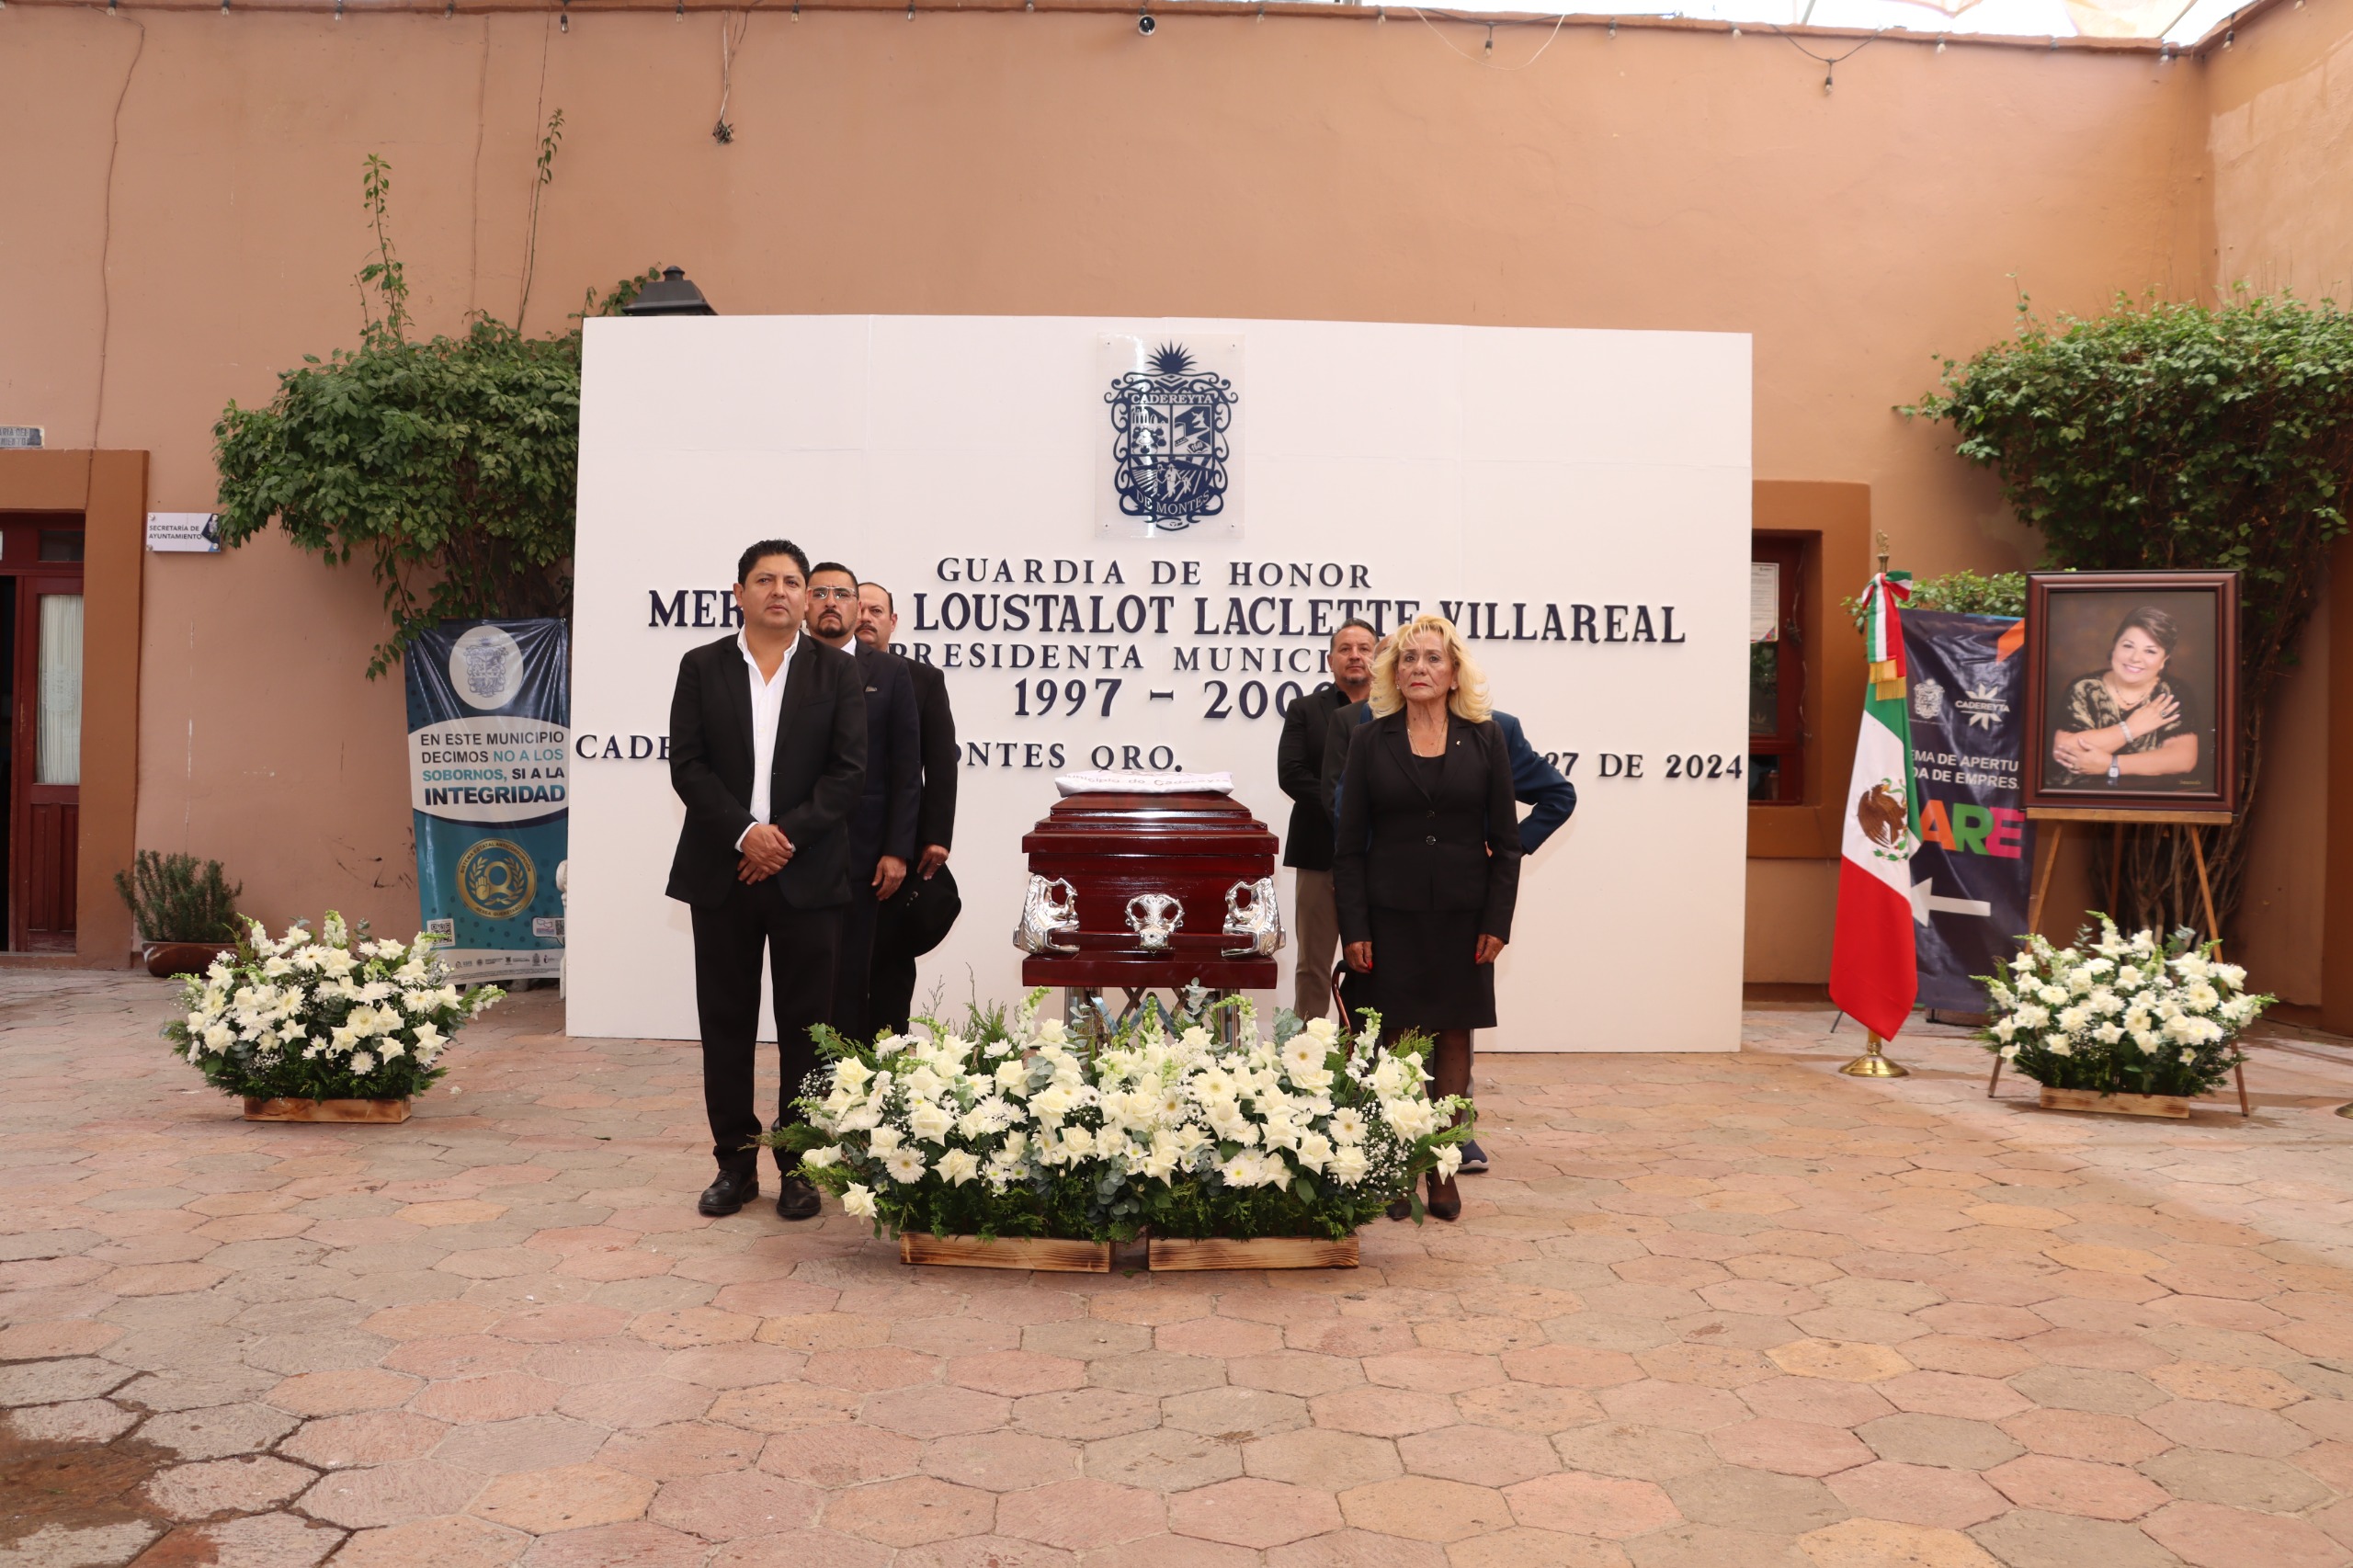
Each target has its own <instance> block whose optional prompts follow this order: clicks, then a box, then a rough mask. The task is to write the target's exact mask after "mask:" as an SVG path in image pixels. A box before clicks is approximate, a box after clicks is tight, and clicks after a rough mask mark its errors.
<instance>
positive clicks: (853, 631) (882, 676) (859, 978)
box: [805, 561, 923, 1040]
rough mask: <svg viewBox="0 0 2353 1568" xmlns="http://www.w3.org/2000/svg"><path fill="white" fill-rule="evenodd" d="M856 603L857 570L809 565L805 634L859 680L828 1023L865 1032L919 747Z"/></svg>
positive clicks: (898, 676) (903, 854) (913, 801)
mask: <svg viewBox="0 0 2353 1568" xmlns="http://www.w3.org/2000/svg"><path fill="white" fill-rule="evenodd" d="M805 623H806V625H807V626H808V629H809V635H810V636H812V637H813V638H815V639H816V640H817V641H818V642H822V643H824V645H825V646H826V647H828V648H838V649H840V650H842V651H843V652H845V653H850V654H852V655H853V656H855V657H856V659H857V660H858V676H859V684H860V685H861V686H863V687H865V688H866V692H865V695H866V789H865V791H864V793H863V794H861V795H860V796H859V798H858V804H857V806H855V807H854V808H853V809H852V810H851V812H850V817H849V874H850V883H851V886H850V900H849V915H848V918H847V919H846V920H845V921H844V922H843V924H842V941H841V949H840V953H839V957H838V960H837V961H836V963H835V969H834V1012H833V1025H834V1027H835V1028H837V1029H839V1030H840V1031H841V1032H842V1033H843V1034H845V1035H847V1036H848V1037H849V1038H850V1039H852V1040H867V1039H870V1038H871V1036H872V1035H873V1032H874V1028H875V1026H876V1024H877V1023H878V1022H879V1021H881V1020H878V1019H876V1018H875V1017H873V1015H872V1010H871V1008H870V986H871V977H872V971H873V960H874V923H875V916H876V915H877V913H878V912H879V911H880V909H881V904H882V903H883V901H884V900H886V899H888V898H889V897H890V896H891V895H892V893H895V892H898V891H899V884H900V883H901V882H903V881H906V878H907V867H908V864H909V863H910V862H912V861H913V860H914V859H915V819H916V814H917V812H918V811H919V810H920V808H921V806H922V804H923V755H922V733H921V731H920V729H919V727H918V720H917V718H916V712H915V681H914V678H913V677H912V676H909V675H908V674H907V665H906V661H905V660H904V659H902V658H900V657H899V656H898V655H897V654H896V653H890V652H888V651H887V650H885V649H881V648H875V647H869V646H868V645H867V644H865V643H863V642H858V639H857V632H858V574H856V573H854V572H852V571H851V570H850V569H849V568H848V567H847V566H845V565H843V564H842V563H841V562H838V561H821V562H817V564H816V565H814V566H813V567H811V568H810V569H809V609H808V614H807V617H806V622H805Z"/></svg>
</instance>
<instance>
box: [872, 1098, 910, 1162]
mask: <svg viewBox="0 0 2353 1568" xmlns="http://www.w3.org/2000/svg"><path fill="white" fill-rule="evenodd" d="M866 1108H867V1109H869V1110H871V1109H873V1107H871V1106H868V1107H866ZM902 1141H903V1134H901V1132H900V1131H899V1130H898V1129H897V1128H895V1127H881V1126H877V1127H875V1129H874V1131H872V1132H871V1133H870V1134H868V1136H867V1140H866V1146H867V1147H868V1148H869V1149H870V1150H872V1151H873V1152H874V1153H877V1154H889V1153H892V1152H894V1151H895V1150H897V1148H898V1147H899V1144H900V1143H901V1142H902Z"/></svg>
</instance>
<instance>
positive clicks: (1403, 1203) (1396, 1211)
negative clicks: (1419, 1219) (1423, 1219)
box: [1389, 1196, 1414, 1220]
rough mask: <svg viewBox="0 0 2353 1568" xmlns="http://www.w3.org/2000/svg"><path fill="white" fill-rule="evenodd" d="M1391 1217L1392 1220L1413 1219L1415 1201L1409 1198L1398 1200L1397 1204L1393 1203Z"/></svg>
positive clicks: (1390, 1211)
mask: <svg viewBox="0 0 2353 1568" xmlns="http://www.w3.org/2000/svg"><path fill="white" fill-rule="evenodd" d="M1389 1217H1390V1218H1391V1219H1392V1220H1410V1219H1412V1218H1413V1217H1414V1200H1413V1199H1412V1198H1411V1197H1410V1196H1409V1197H1405V1198H1401V1199H1397V1200H1396V1201H1395V1202H1393V1203H1392V1204H1391V1205H1390V1206H1389Z"/></svg>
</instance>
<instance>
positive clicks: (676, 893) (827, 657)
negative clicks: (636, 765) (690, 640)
mask: <svg viewBox="0 0 2353 1568" xmlns="http://www.w3.org/2000/svg"><path fill="white" fill-rule="evenodd" d="M808 579H809V558H808V557H807V556H805V555H803V554H802V553H801V551H800V550H799V549H798V548H797V547H796V546H794V545H792V544H791V543H790V542H788V541H786V540H777V539H771V540H761V541H760V542H759V543H757V544H756V545H754V546H752V548H751V549H749V550H747V551H745V552H744V555H743V559H742V560H741V561H739V562H737V563H736V567H735V603H736V605H737V607H738V608H741V609H742V611H743V613H744V630H743V631H740V632H738V633H737V634H736V635H734V636H733V637H722V638H721V639H720V640H719V641H717V642H707V643H705V644H704V645H703V646H701V647H699V648H697V649H695V650H693V651H692V652H691V653H688V654H687V656H686V657H685V658H683V659H681V660H679V661H678V686H677V690H676V694H675V695H674V696H673V697H672V698H671V699H670V787H671V788H672V789H674V790H676V791H677V792H678V799H679V800H681V801H685V802H686V806H687V821H686V825H685V826H684V827H682V828H681V829H680V830H679V832H678V850H677V854H676V857H674V858H672V860H671V862H670V885H669V890H668V892H669V896H670V897H672V898H675V899H677V900H679V901H680V902H682V903H686V904H688V905H689V906H690V907H691V909H692V911H693V919H694V935H695V1011H696V1014H697V1017H698V1018H699V1022H700V1027H701V1029H702V1096H703V1108H704V1110H705V1111H706V1112H707V1113H708V1114H709V1116H710V1142H711V1150H710V1152H711V1156H712V1158H714V1159H715V1160H717V1161H718V1162H719V1178H718V1179H717V1180H716V1181H713V1182H712V1183H711V1184H710V1187H707V1188H706V1189H705V1190H704V1192H703V1195H702V1198H701V1200H700V1201H699V1202H698V1203H697V1204H696V1208H697V1209H698V1210H700V1211H701V1212H702V1213H705V1214H713V1215H717V1214H733V1213H734V1212H735V1211H736V1210H739V1209H741V1208H743V1207H744V1205H745V1203H748V1202H749V1201H751V1200H752V1199H755V1198H757V1197H758V1196H759V1192H760V1169H759V1151H758V1149H757V1148H756V1146H755V1145H754V1143H753V1142H752V1141H753V1140H754V1139H755V1138H756V1137H757V1136H758V1135H759V1132H760V1115H759V1112H758V1111H757V1110H756V1108H754V1107H753V1104H752V1060H753V1053H754V1051H755V1049H756V1040H755V1037H756V1033H757V1031H758V1028H759V1023H760V958H761V951H762V949H767V960H768V970H769V974H770V976H771V980H772V983H773V984H774V986H775V988H776V1026H777V1046H776V1050H777V1065H778V1069H779V1073H780V1074H781V1082H780V1083H779V1086H778V1092H777V1099H778V1119H779V1121H781V1120H782V1119H784V1117H785V1116H787V1115H789V1114H790V1104H791V1101H792V1099H793V1097H794V1096H796V1095H798V1094H799V1093H800V1092H801V1080H802V1079H804V1078H805V1077H807V1076H808V1074H810V1072H811V1071H812V1070H813V1068H815V1066H816V1065H817V1051H816V1047H815V1045H814V1044H813V1042H812V1041H811V1040H810V1038H809V1031H810V1029H811V1028H813V1027H815V1026H816V1025H818V1024H820V1023H823V1022H824V1021H825V1020H826V1018H827V1017H829V1016H830V1015H831V1013H832V1011H833V1000H834V965H835V957H836V955H837V953H838V951H839V949H840V946H841V933H842V921H843V915H844V912H845V911H846V910H847V908H848V905H849V902H850V881H849V816H850V812H851V810H852V809H853V808H854V807H855V806H856V805H857V804H858V795H859V792H860V791H861V790H862V789H863V788H864V785H865V780H866V744H867V742H866V693H865V689H864V684H863V683H862V682H861V681H860V680H859V679H858V666H857V665H856V664H855V663H854V662H853V661H851V660H850V659H848V658H847V657H845V656H843V655H842V654H840V653H835V652H834V651H833V650H832V649H830V648H827V647H824V645H822V644H821V643H819V642H817V640H816V639H814V638H813V637H804V636H802V635H801V616H802V610H803V607H804V604H805V602H806V599H807V597H808V589H809V582H808ZM777 1163H778V1173H779V1176H781V1175H782V1174H783V1172H784V1171H785V1170H786V1169H787V1168H789V1167H788V1166H787V1165H786V1163H785V1159H784V1157H783V1155H782V1154H781V1153H779V1158H778V1162H777ZM776 1209H777V1212H778V1213H779V1214H780V1215H782V1216H783V1217H784V1218H785V1219H788V1220H806V1219H808V1218H809V1217H811V1216H812V1215H813V1214H815V1213H816V1212H817V1210H818V1199H817V1190H816V1188H814V1187H811V1186H810V1185H809V1184H808V1183H807V1182H805V1181H801V1180H798V1179H793V1178H787V1179H786V1180H785V1182H784V1187H783V1191H782V1192H781V1193H780V1194H779V1197H778V1198H777V1200H776Z"/></svg>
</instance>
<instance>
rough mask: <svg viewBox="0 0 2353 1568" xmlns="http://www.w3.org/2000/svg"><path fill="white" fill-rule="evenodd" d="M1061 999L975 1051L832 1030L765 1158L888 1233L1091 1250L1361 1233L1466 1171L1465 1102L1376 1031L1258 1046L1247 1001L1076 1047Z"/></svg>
mask: <svg viewBox="0 0 2353 1568" xmlns="http://www.w3.org/2000/svg"><path fill="white" fill-rule="evenodd" d="M1044 995H1045V993H1044V992H1043V991H1042V990H1040V991H1037V992H1033V993H1031V994H1030V995H1029V998H1028V999H1027V1001H1026V1002H1025V1003H1024V1005H1023V1006H1021V1008H1020V1009H1019V1010H1018V1012H1017V1014H1016V1015H1015V1016H1014V1017H1012V1018H1011V1019H1010V1020H1009V1021H1008V1020H1006V1018H1005V1017H1004V1014H1003V1010H1002V1009H995V1010H993V1011H990V1012H983V1011H982V1010H981V1009H978V1008H975V1009H974V1012H973V1022H972V1024H971V1025H970V1026H968V1027H967V1028H966V1029H965V1030H964V1031H962V1032H956V1031H951V1030H949V1029H946V1028H940V1027H938V1026H935V1025H930V1024H928V1023H926V1028H927V1030H928V1031H929V1032H928V1034H927V1037H926V1038H918V1037H916V1036H915V1035H885V1036H882V1037H881V1038H879V1039H878V1040H875V1041H874V1042H873V1043H872V1044H871V1045H858V1044H854V1043H852V1042H849V1041H847V1040H842V1039H841V1038H840V1037H838V1036H835V1035H833V1034H831V1032H830V1031H824V1030H821V1031H820V1032H819V1035H818V1042H819V1045H820V1047H821V1048H822V1049H823V1050H824V1051H825V1052H826V1054H827V1055H828V1056H829V1057H831V1058H832V1062H831V1065H830V1066H828V1067H825V1068H821V1069H820V1070H819V1072H818V1073H817V1074H813V1075H812V1078H811V1080H810V1085H809V1088H808V1092H807V1094H806V1095H805V1096H804V1097H803V1099H802V1100H801V1111H802V1113H803V1114H804V1115H805V1117H806V1118H807V1120H806V1122H805V1124H801V1125H795V1126H792V1127H789V1128H786V1129H783V1130H781V1131H779V1132H777V1133H773V1134H770V1135H769V1137H768V1139H767V1142H773V1143H775V1144H777V1145H779V1146H780V1147H785V1148H790V1149H796V1150H798V1151H799V1152H800V1153H801V1172H802V1174H803V1175H804V1176H807V1177H808V1178H809V1179H810V1180H812V1181H813V1182H814V1183H815V1184H816V1185H818V1186H820V1187H824V1188H825V1189H826V1190H828V1191H831V1192H834V1193H835V1194H837V1195H838V1196H839V1197H840V1198H841V1199H842V1204H843V1207H844V1208H845V1209H846V1210H847V1211H848V1212H849V1213H851V1214H852V1215H855V1216H858V1217H859V1218H863V1219H869V1220H871V1221H874V1222H875V1225H876V1228H877V1230H878V1231H880V1230H883V1229H888V1230H890V1231H892V1232H898V1231H921V1232H929V1233H934V1234H943V1235H948V1234H960V1235H961V1234H977V1235H985V1236H992V1237H994V1236H999V1235H1025V1236H1063V1237H1074V1238H1083V1239H1086V1240H1093V1241H1124V1240H1130V1239H1132V1238H1133V1237H1134V1236H1136V1235H1137V1234H1139V1233H1142V1231H1143V1230H1144V1229H1146V1228H1149V1229H1150V1230H1151V1232H1152V1233H1154V1234H1155V1235H1162V1236H1182V1237H1198V1236H1212V1235H1215V1236H1230V1237H1235V1238H1249V1237H1254V1236H1276V1235H1282V1236H1323V1237H1340V1236H1346V1235H1348V1234H1350V1233H1353V1232H1354V1231H1356V1229H1357V1228H1358V1226H1360V1225H1362V1224H1363V1223H1365V1222H1366V1221H1368V1220H1370V1219H1371V1218H1372V1217H1373V1216H1374V1215H1376V1214H1379V1213H1380V1212H1381V1210H1384V1209H1385V1208H1387V1206H1388V1205H1389V1203H1390V1202H1391V1201H1392V1199H1396V1198H1399V1197H1402V1196H1404V1195H1405V1194H1406V1192H1407V1191H1408V1190H1409V1189H1410V1188H1411V1187H1413V1186H1414V1185H1415V1177H1416V1176H1419V1175H1420V1174H1421V1173H1422V1172H1424V1171H1427V1170H1436V1171H1438V1173H1439V1174H1440V1175H1441V1176H1452V1175H1453V1174H1454V1172H1455V1170H1456V1169H1457V1168H1458V1167H1459V1166H1460V1165H1461V1160H1462V1152H1461V1148H1460V1146H1459V1145H1460V1144H1461V1142H1462V1140H1464V1139H1465V1138H1467V1137H1469V1136H1470V1132H1471V1127H1470V1119H1469V1116H1468V1114H1467V1113H1468V1109H1469V1107H1468V1104H1467V1102H1465V1101H1463V1100H1461V1099H1459V1098H1457V1099H1448V1100H1441V1101H1436V1102H1433V1101H1432V1100H1431V1099H1430V1098H1429V1097H1428V1096H1427V1092H1426V1087H1425V1085H1427V1082H1428V1077H1427V1070H1426V1069H1425V1067H1424V1064H1423V1056H1424V1052H1425V1051H1426V1049H1427V1041H1425V1040H1419V1039H1418V1038H1409V1039H1408V1040H1404V1041H1400V1042H1393V1043H1392V1044H1391V1045H1390V1046H1388V1047H1387V1048H1385V1049H1384V1048H1382V1047H1381V1045H1380V1043H1379V1039H1380V1024H1379V1020H1378V1019H1377V1018H1369V1020H1368V1022H1369V1027H1368V1028H1366V1029H1365V1030H1364V1031H1363V1032H1362V1033H1360V1034H1358V1035H1357V1036H1356V1037H1354V1038H1353V1039H1350V1038H1347V1037H1344V1036H1343V1035H1341V1034H1340V1032H1339V1031H1338V1030H1337V1029H1336V1028H1334V1026H1333V1025H1332V1024H1331V1023H1330V1022H1329V1021H1328V1020H1324V1019H1317V1020H1315V1021H1313V1022H1311V1023H1308V1024H1306V1025H1304V1026H1302V1025H1300V1024H1299V1023H1298V1021H1297V1020H1296V1019H1294V1018H1292V1017H1290V1015H1289V1014H1288V1013H1285V1014H1282V1015H1280V1016H1279V1017H1278V1019H1277V1022H1276V1028H1275V1030H1274V1033H1273V1034H1272V1036H1270V1037H1267V1038H1261V1037H1260V1035H1259V1033H1258V1030H1257V1024H1256V1017H1255V1015H1254V1014H1253V1012H1252V1010H1251V1009H1250V1007H1249V1006H1248V1004H1247V1002H1246V1001H1245V1000H1243V999H1241V998H1235V999H1233V1000H1231V1001H1228V1002H1222V1003H1220V1004H1218V1005H1217V1006H1215V1007H1213V1008H1210V1009H1206V1010H1204V1011H1201V1012H1199V1013H1196V1014H1187V1013H1184V1012H1181V1011H1180V1012H1179V1013H1178V1014H1176V1016H1174V1017H1167V1016H1164V1015H1162V1014H1161V1013H1159V1012H1158V1011H1157V1010H1156V1009H1155V1010H1153V1011H1150V1012H1148V1013H1147V1014H1146V1015H1145V1016H1144V1017H1142V1018H1141V1019H1140V1020H1131V1021H1130V1022H1128V1023H1126V1024H1125V1025H1123V1026H1121V1027H1120V1028H1116V1029H1111V1030H1086V1031H1083V1032H1080V1033H1075V1034H1074V1032H1072V1030H1070V1029H1069V1028H1067V1027H1066V1026H1065V1025H1064V1024H1063V1021H1062V1020H1060V1019H1057V1018H1041V1017H1039V1016H1038V1008H1039V1005H1040V1002H1041V1001H1042V1000H1043V998H1044ZM1226 1010H1231V1011H1232V1013H1233V1018H1232V1020H1231V1023H1232V1025H1233V1027H1232V1028H1231V1029H1230V1030H1228V1029H1225V1028H1220V1027H1219V1026H1220V1025H1221V1024H1222V1023H1224V1022H1226V1021H1227V1020H1225V1019H1222V1017H1220V1016H1219V1015H1220V1014H1221V1013H1222V1012H1224V1011H1226ZM1459 1112H1460V1113H1464V1114H1463V1118H1462V1124H1461V1125H1460V1126H1456V1125H1453V1123H1454V1121H1455V1118H1456V1116H1457V1113H1459Z"/></svg>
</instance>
